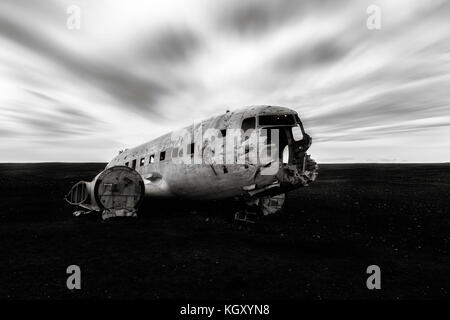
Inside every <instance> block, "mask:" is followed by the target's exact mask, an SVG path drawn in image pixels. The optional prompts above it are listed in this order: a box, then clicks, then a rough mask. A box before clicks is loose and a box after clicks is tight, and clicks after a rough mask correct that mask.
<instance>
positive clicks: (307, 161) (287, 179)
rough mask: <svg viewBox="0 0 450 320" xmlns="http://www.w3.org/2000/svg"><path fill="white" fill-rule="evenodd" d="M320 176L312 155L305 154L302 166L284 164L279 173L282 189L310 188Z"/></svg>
mask: <svg viewBox="0 0 450 320" xmlns="http://www.w3.org/2000/svg"><path fill="white" fill-rule="evenodd" d="M318 174H319V166H318V164H317V162H316V161H314V159H311V157H310V155H308V154H305V156H304V158H303V162H302V163H301V164H283V168H282V170H280V172H279V177H278V178H279V179H280V180H281V187H282V188H283V187H286V188H287V189H291V188H296V187H299V186H305V187H306V186H308V185H309V183H311V182H313V181H315V180H316V178H317V175H318Z"/></svg>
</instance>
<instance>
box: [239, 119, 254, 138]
mask: <svg viewBox="0 0 450 320" xmlns="http://www.w3.org/2000/svg"><path fill="white" fill-rule="evenodd" d="M255 128H256V118H255V117H252V118H247V119H245V120H244V121H242V131H244V136H243V139H244V140H247V139H248V138H249V136H250V134H251V133H252V132H253V130H254V129H255Z"/></svg>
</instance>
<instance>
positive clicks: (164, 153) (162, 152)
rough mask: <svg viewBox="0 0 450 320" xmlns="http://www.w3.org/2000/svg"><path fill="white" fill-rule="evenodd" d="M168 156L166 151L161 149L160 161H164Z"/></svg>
mask: <svg viewBox="0 0 450 320" xmlns="http://www.w3.org/2000/svg"><path fill="white" fill-rule="evenodd" d="M165 158H166V152H165V151H161V152H160V154H159V161H163V160H164V159H165Z"/></svg>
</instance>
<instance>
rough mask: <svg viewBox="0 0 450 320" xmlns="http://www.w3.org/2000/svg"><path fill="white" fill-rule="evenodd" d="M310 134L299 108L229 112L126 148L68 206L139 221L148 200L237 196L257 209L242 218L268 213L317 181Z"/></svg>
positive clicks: (75, 191)
mask: <svg viewBox="0 0 450 320" xmlns="http://www.w3.org/2000/svg"><path fill="white" fill-rule="evenodd" d="M310 145H311V137H310V136H309V135H308V134H307V133H306V132H305V130H304V128H303V125H302V123H301V121H300V118H299V116H298V114H297V112H295V111H294V110H291V109H288V108H284V107H276V106H253V107H248V108H244V109H241V110H236V111H234V112H230V111H227V112H226V113H225V114H222V115H220V116H216V117H212V118H209V119H207V120H204V121H201V122H199V123H194V124H193V125H191V126H189V127H187V128H184V129H181V130H179V131H174V132H171V133H168V134H166V135H163V136H161V137H159V138H157V139H155V140H152V141H150V142H147V143H144V144H142V145H140V146H137V147H135V148H132V149H126V150H124V151H120V152H119V154H118V155H117V156H116V157H114V159H112V160H111V161H110V162H109V163H108V165H107V166H106V168H105V170H104V171H102V172H101V173H99V174H98V175H97V176H96V177H95V178H94V179H93V180H92V181H91V182H86V181H81V182H78V183H77V184H75V185H74V186H73V187H72V189H71V190H70V192H69V193H68V195H67V196H66V201H67V202H69V203H70V204H72V205H76V206H79V207H81V208H84V209H87V210H79V211H76V212H75V213H74V215H80V214H84V213H89V212H93V211H97V212H100V213H101V214H102V217H103V219H107V218H110V217H117V216H136V213H137V210H138V208H139V206H140V204H141V203H142V201H143V200H144V197H148V198H166V199H171V198H173V199H193V200H195V199H199V200H203V199H209V200H213V199H226V198H234V199H238V200H242V202H243V203H246V204H248V205H252V206H253V207H255V208H258V209H257V210H256V211H255V210H254V211H252V212H251V213H250V212H249V211H246V210H244V211H240V212H238V213H236V215H235V218H236V219H238V220H244V221H252V219H251V218H249V214H252V215H257V214H259V215H269V214H274V213H277V212H279V211H280V210H281V209H282V206H283V203H284V200H285V194H286V193H287V192H289V191H290V190H293V189H297V188H300V187H303V186H308V184H309V183H310V182H312V181H314V180H315V179H316V177H317V174H318V166H317V164H316V162H315V161H314V160H312V159H311V158H310V156H309V155H308V154H307V153H306V151H307V150H308V148H309V147H310Z"/></svg>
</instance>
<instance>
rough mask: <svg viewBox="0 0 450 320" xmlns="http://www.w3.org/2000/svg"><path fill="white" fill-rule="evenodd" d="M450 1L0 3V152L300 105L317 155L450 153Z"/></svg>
mask: <svg viewBox="0 0 450 320" xmlns="http://www.w3.org/2000/svg"><path fill="white" fill-rule="evenodd" d="M371 4H376V5H378V6H379V7H380V8H381V10H382V29H381V30H377V31H372V30H368V29H367V28H366V19H367V14H366V8H367V7H368V6H369V5H371ZM69 5H78V6H80V8H81V14H82V15H81V17H82V20H81V29H80V30H68V29H67V28H66V19H67V17H68V14H67V13H66V9H67V7H68V6H69ZM449 14H450V4H449V2H448V1H438V0H434V1H415V2H411V1H406V0H404V1H395V2H394V1H387V0H384V1H377V2H376V3H372V2H371V1H356V0H353V1H345V2H339V1H331V0H329V1H297V0H286V1H282V2H280V1H275V0H259V1H256V0H240V1H237V0H236V1H225V0H223V1H207V0H194V1H189V2H185V1H181V0H173V1H141V0H133V1H131V0H130V1H127V2H111V1H106V0H96V1H88V0H75V1H66V0H65V1H57V0H54V1H50V0H49V1H44V2H42V1H37V0H14V1H13V0H3V1H2V2H1V3H0V46H1V47H2V51H1V52H0V91H1V92H2V95H1V96H0V161H107V160H109V159H110V158H111V157H112V156H114V154H115V153H116V152H117V150H118V149H121V148H125V147H130V146H134V145H137V144H139V143H142V142H144V141H147V140H150V139H152V138H155V137H157V136H159V135H161V134H164V133H166V132H168V131H169V130H173V129H178V128H180V127H182V126H185V125H188V124H190V123H192V122H193V121H194V120H195V121H197V120H200V119H202V118H204V117H208V116H210V115H213V114H219V113H222V112H224V111H225V110H226V109H233V108H237V107H241V106H243V105H254V104H273V105H284V106H287V107H291V108H293V109H296V110H297V111H298V112H299V114H300V116H301V117H302V119H303V121H304V124H305V127H306V128H307V130H308V131H309V132H310V133H311V134H312V136H313V137H314V144H313V147H312V149H311V153H312V154H313V155H314V157H315V158H317V160H318V161H319V162H321V161H322V162H341V161H343V162H366V161H370V162H375V161H399V162H401V161H408V162H420V161H427V162H441V161H450V140H449V139H447V138H446V137H448V136H450V105H449V104H450V91H449V90H448V88H449V84H450V29H449V28H448V22H447V21H448V16H449Z"/></svg>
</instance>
